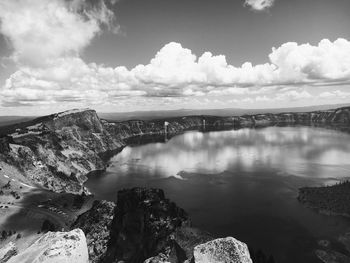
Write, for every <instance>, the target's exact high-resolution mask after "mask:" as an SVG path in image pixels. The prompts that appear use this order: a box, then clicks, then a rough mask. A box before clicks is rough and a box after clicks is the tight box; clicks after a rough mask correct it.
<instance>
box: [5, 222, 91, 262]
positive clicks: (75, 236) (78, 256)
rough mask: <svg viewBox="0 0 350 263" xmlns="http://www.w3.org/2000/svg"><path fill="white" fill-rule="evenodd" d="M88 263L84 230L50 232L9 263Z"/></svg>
mask: <svg viewBox="0 0 350 263" xmlns="http://www.w3.org/2000/svg"><path fill="white" fill-rule="evenodd" d="M19 262H31V263H62V262H74V263H88V262H89V256H88V251H87V244H86V239H85V235H84V233H83V231H82V230H80V229H75V230H72V231H70V232H48V233H47V234H45V235H43V236H42V237H41V238H39V239H38V240H37V241H36V242H35V243H34V244H32V245H31V246H29V247H28V248H27V249H25V250H24V251H22V252H20V253H19V254H18V255H16V256H14V257H12V258H11V259H10V260H9V261H8V263H19Z"/></svg>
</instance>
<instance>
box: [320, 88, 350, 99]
mask: <svg viewBox="0 0 350 263" xmlns="http://www.w3.org/2000/svg"><path fill="white" fill-rule="evenodd" d="M319 97H320V98H322V99H339V98H340V99H348V98H350V92H344V91H341V90H334V91H326V92H322V93H321V94H320V95H319Z"/></svg>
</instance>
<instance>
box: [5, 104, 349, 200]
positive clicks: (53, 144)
mask: <svg viewBox="0 0 350 263" xmlns="http://www.w3.org/2000/svg"><path fill="white" fill-rule="evenodd" d="M300 124H302V125H310V124H322V125H345V126H349V125H350V108H340V109H336V110H328V111H318V112H309V113H280V114H259V115H245V116H232V117H215V116H187V117H178V118H169V119H162V120H153V121H136V120H135V121H124V122H116V123H112V122H107V121H105V120H101V119H100V118H99V117H98V115H97V114H96V112H95V111H94V110H90V109H85V110H71V111H67V112H62V113H57V114H53V115H49V116H44V117H41V118H38V119H35V120H32V121H29V122H25V123H20V124H16V125H12V126H8V127H2V128H1V129H0V134H2V135H1V137H0V160H1V161H5V162H6V163H8V164H11V165H13V166H15V167H17V168H19V169H20V170H21V171H22V173H23V174H24V175H25V176H26V177H27V178H29V179H31V181H32V182H33V183H34V184H38V185H40V186H42V187H44V188H47V189H51V190H54V191H56V192H61V191H65V192H74V193H78V192H82V191H84V188H83V187H82V185H83V183H84V182H85V181H86V179H87V177H86V176H87V175H88V174H89V173H90V172H92V171H96V170H104V169H105V168H106V167H107V165H108V163H107V160H108V157H110V156H112V155H113V154H114V153H117V152H118V151H120V150H121V149H122V148H123V147H124V146H125V145H127V144H129V143H132V142H133V138H135V137H138V136H144V137H146V136H151V137H155V136H161V135H162V136H163V135H164V134H165V133H166V134H167V136H168V137H171V136H174V135H176V134H179V133H182V132H184V131H186V130H190V129H198V130H215V129H232V128H243V127H254V126H269V125H300ZM163 137H164V136H163Z"/></svg>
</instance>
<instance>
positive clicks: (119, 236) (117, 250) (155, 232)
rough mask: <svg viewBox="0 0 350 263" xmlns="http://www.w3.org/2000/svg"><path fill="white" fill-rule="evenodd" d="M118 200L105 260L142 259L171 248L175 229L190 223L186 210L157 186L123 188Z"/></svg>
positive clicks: (132, 260)
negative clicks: (154, 187)
mask: <svg viewBox="0 0 350 263" xmlns="http://www.w3.org/2000/svg"><path fill="white" fill-rule="evenodd" d="M117 200H118V201H117V207H116V209H115V214H114V218H113V222H112V225H111V239H110V242H109V243H108V250H107V253H106V257H105V259H104V262H114V261H116V262H118V261H125V262H130V263H133V262H135V263H137V262H143V261H144V260H145V259H147V258H149V257H151V256H153V255H157V254H158V253H160V252H163V251H164V250H166V249H168V247H171V246H172V244H173V242H172V234H173V233H174V232H175V230H176V229H177V228H178V227H181V226H184V225H188V224H189V221H188V216H187V214H186V212H185V211H184V210H183V209H181V208H179V207H177V206H176V204H175V203H173V202H171V201H169V199H166V198H165V196H164V192H163V191H162V190H160V189H145V188H133V189H130V190H122V191H119V192H118V199H117Z"/></svg>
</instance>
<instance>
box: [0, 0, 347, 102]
mask: <svg viewBox="0 0 350 263" xmlns="http://www.w3.org/2000/svg"><path fill="white" fill-rule="evenodd" d="M250 3H253V2H250ZM255 3H256V5H257V6H256V7H257V8H262V7H264V6H265V7H264V8H266V7H267V5H268V4H272V3H273V2H272V1H265V2H262V1H255ZM247 4H248V3H247ZM0 20H1V26H0V31H1V33H2V34H3V35H5V36H6V37H7V38H8V39H9V41H10V43H11V44H12V46H13V58H14V59H15V61H16V63H17V66H18V70H17V71H16V72H15V73H13V74H12V75H11V76H10V77H9V78H8V79H7V81H6V83H5V85H4V86H3V87H2V89H1V90H0V99H1V103H2V106H7V107H11V106H12V107H16V106H23V105H36V106H37V105H51V106H52V105H60V104H66V105H81V104H84V105H88V106H92V107H93V106H94V105H101V104H108V105H123V106H125V105H131V104H132V103H131V101H132V102H135V101H137V103H138V105H139V104H142V105H146V104H147V101H149V102H150V101H152V102H156V103H161V104H163V105H169V103H179V101H182V102H183V103H185V102H186V103H188V104H191V103H198V105H199V104H206V103H214V104H215V103H217V104H222V102H223V101H224V100H225V99H226V98H227V97H230V99H233V100H232V101H237V103H238V102H239V103H251V104H253V103H257V102H260V103H266V102H270V101H271V102H273V101H275V102H276V101H278V102H279V103H280V102H281V101H289V102H290V101H302V100H307V99H310V98H312V97H313V95H311V93H310V92H309V91H308V90H307V87H308V86H309V87H313V88H314V87H316V86H327V85H330V84H332V83H336V84H338V85H345V84H347V83H350V42H349V41H347V40H345V39H338V40H336V41H334V42H331V41H329V40H322V41H321V42H320V43H319V44H318V45H315V46H313V45H310V44H302V45H298V44H297V43H286V44H283V45H282V46H280V47H278V48H274V49H273V50H272V52H271V54H270V55H269V56H268V62H267V63H265V64H260V65H252V63H250V62H246V63H244V64H243V65H241V66H233V65H230V64H229V63H228V62H227V60H226V57H225V56H224V55H213V54H212V53H210V52H205V53H204V54H202V55H201V56H199V57H197V56H196V55H195V54H194V53H193V52H192V51H191V50H190V49H186V48H184V47H182V46H181V44H179V43H174V42H172V43H169V44H167V45H165V46H164V47H163V48H161V49H160V51H159V52H158V53H157V54H156V55H155V57H154V58H153V59H152V60H151V61H150V63H148V64H146V65H137V66H136V67H134V68H133V69H130V70H129V69H127V68H126V67H123V66H120V67H116V68H112V67H105V66H103V65H97V64H95V63H89V64H87V63H86V62H84V61H83V60H82V59H81V58H80V56H79V54H80V52H81V51H82V50H83V49H84V48H85V47H86V46H87V45H88V44H89V43H90V42H91V40H92V39H93V38H94V37H95V36H96V35H97V34H98V33H99V32H101V30H102V28H103V27H111V26H112V25H113V21H112V20H113V14H112V13H111V11H110V10H109V9H108V7H107V5H106V4H105V2H104V1H102V0H101V1H84V0H35V1H30V0H11V1H8V0H0ZM334 96H337V97H342V98H344V96H345V95H344V94H342V93H339V92H338V93H337V92H335V91H334V92H330V91H328V93H327V92H324V93H323V94H321V95H320V96H319V98H321V99H325V98H327V97H328V98H331V97H334ZM204 97H205V98H208V102H206V101H205V100H204V99H203V98H204ZM214 97H215V98H214ZM179 98H180V99H179ZM185 98H191V100H187V99H185Z"/></svg>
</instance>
